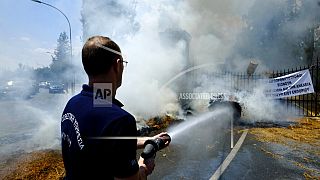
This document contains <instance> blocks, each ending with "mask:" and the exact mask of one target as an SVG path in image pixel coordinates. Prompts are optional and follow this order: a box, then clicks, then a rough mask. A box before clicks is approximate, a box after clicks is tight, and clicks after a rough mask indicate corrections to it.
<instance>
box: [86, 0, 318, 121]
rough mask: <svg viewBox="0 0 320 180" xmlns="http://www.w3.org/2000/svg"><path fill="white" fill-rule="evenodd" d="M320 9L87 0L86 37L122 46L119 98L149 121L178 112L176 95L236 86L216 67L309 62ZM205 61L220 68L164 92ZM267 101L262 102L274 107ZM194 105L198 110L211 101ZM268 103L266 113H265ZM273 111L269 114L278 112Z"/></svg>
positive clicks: (295, 4)
mask: <svg viewBox="0 0 320 180" xmlns="http://www.w3.org/2000/svg"><path fill="white" fill-rule="evenodd" d="M318 8H319V7H318V6H317V4H316V2H314V1H300V0H296V1H288V0H281V1H276V0H271V1H258V0H244V1H241V2H240V1H236V0H217V1H210V0H202V1H197V0H178V1H172V0H160V1H156V2H155V1H146V0H139V1H125V0H119V1H95V2H94V3H92V2H91V1H88V0H84V1H83V9H82V22H83V36H84V39H87V38H88V37H90V36H92V35H104V36H109V37H111V38H112V39H113V40H114V41H115V42H117V43H118V44H119V45H120V47H121V49H122V52H123V53H124V54H125V55H126V56H125V57H126V60H127V61H129V64H128V67H126V68H125V71H124V77H123V85H122V87H120V89H119V91H118V94H117V97H118V98H119V99H120V100H122V101H123V102H124V104H125V105H126V109H127V110H129V111H130V112H132V113H133V114H135V115H138V116H143V117H145V118H148V117H150V116H155V115H159V113H166V112H168V111H169V110H172V107H174V109H177V110H178V109H179V107H180V105H179V103H181V102H179V100H178V99H177V92H183V91H191V92H193V91H196V92H234V91H235V90H234V89H233V88H232V87H231V86H228V85H226V84H225V82H224V81H223V80H219V79H218V78H216V79H215V78H214V77H212V76H213V75H212V74H210V73H211V72H215V71H217V70H227V71H238V72H239V71H240V72H243V71H245V70H246V67H247V65H248V64H249V62H250V60H252V58H254V59H256V61H257V62H258V63H259V67H258V69H257V71H258V72H261V71H265V70H270V69H272V68H291V67H293V66H295V65H301V64H304V63H305V62H306V58H307V55H306V53H305V51H304V50H303V49H304V48H305V47H306V46H307V45H308V44H307V42H309V41H306V40H305V37H309V36H307V35H308V33H310V32H309V31H308V30H309V29H310V28H312V27H313V26H314V22H316V18H318V17H319V12H320V11H318ZM308 28H309V29H308ZM309 35H310V34H309ZM206 63H210V64H214V66H210V67H209V66H208V67H207V68H203V69H200V70H197V72H191V73H187V74H186V75H185V76H184V77H182V78H180V79H177V80H176V81H174V82H172V83H171V84H169V85H168V86H167V87H166V88H165V89H164V90H162V91H159V89H160V87H162V85H163V84H165V83H166V82H168V81H170V79H171V78H172V77H174V76H175V75H177V74H178V73H180V72H181V71H183V70H185V69H187V68H190V67H192V66H196V65H202V64H206ZM258 89H259V88H258ZM253 91H254V93H253V94H254V95H255V96H249V95H248V96H247V97H246V99H242V100H243V101H244V102H249V101H250V102H251V103H249V104H252V103H260V102H261V100H259V98H263V99H265V97H262V95H261V93H260V91H259V90H253ZM264 102H265V105H263V106H258V107H263V108H266V107H270V108H271V107H274V106H275V105H274V104H273V102H270V100H266V101H264ZM191 104H193V105H192V106H195V107H196V109H201V107H200V106H202V108H203V107H204V105H205V103H199V102H191ZM197 106H199V108H198V107H197ZM249 106H250V105H249ZM250 107H252V109H255V111H257V109H256V108H257V106H254V105H252V106H250ZM263 108H262V109H260V110H259V112H261V116H266V111H264V110H263ZM267 109H268V108H267ZM271 109H275V108H271ZM271 109H270V111H267V112H268V114H269V113H270V114H278V113H277V112H273V111H272V110H271ZM254 114H255V113H251V115H254ZM269 117H270V118H277V116H276V115H275V116H269ZM255 118H257V119H261V118H260V117H255Z"/></svg>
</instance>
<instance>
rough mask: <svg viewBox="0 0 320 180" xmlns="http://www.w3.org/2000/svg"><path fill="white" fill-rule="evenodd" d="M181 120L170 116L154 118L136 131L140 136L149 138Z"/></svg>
mask: <svg viewBox="0 0 320 180" xmlns="http://www.w3.org/2000/svg"><path fill="white" fill-rule="evenodd" d="M182 121H183V120H182V119H178V118H176V117H174V116H171V115H164V116H156V117H153V118H151V119H149V120H147V121H146V125H147V126H146V127H142V128H140V129H139V130H138V134H139V135H140V136H150V135H152V134H155V133H157V132H159V131H164V130H166V129H167V128H168V127H169V126H171V125H174V124H177V123H180V122H182Z"/></svg>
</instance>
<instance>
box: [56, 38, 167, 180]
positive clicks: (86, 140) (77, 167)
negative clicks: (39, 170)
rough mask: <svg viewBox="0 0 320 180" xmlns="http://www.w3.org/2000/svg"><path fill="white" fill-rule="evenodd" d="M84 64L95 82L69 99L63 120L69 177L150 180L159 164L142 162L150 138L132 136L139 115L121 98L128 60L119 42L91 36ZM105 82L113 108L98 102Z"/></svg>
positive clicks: (84, 49) (65, 160) (85, 48)
mask: <svg viewBox="0 0 320 180" xmlns="http://www.w3.org/2000/svg"><path fill="white" fill-rule="evenodd" d="M82 63H83V67H84V70H85V71H86V73H87V75H88V77H89V84H88V85H83V89H82V91H81V92H80V93H79V94H78V95H76V96H74V97H72V98H71V99H70V100H69V102H68V103H67V105H66V107H65V109H64V111H63V115H62V119H61V136H62V156H63V161H64V165H65V169H66V179H146V177H147V175H149V174H151V172H152V171H153V168H154V162H153V161H149V160H148V161H147V162H148V163H147V162H145V161H144V159H143V158H141V157H140V159H139V161H137V160H136V150H137V148H142V147H143V144H144V142H145V140H147V139H148V138H130V137H136V136H137V129H136V121H135V118H134V117H133V116H132V115H131V114H129V113H128V112H127V111H125V110H123V109H122V108H121V107H122V106H123V105H122V104H121V103H120V102H119V101H118V100H116V99H115V95H116V90H117V88H118V87H120V86H121V82H122V73H123V68H124V63H127V62H125V61H124V60H123V58H122V55H121V51H120V48H119V46H118V45H117V44H116V43H115V42H113V41H112V40H111V39H109V38H108V37H103V36H95V37H91V38H89V39H88V40H87V42H86V43H85V44H84V46H83V49H82ZM99 83H110V85H111V89H110V93H111V96H112V99H111V102H109V103H110V104H109V106H101V107H100V106H99V107H97V106H95V103H94V98H95V97H94V93H95V91H94V86H95V84H99ZM165 134H166V133H161V134H159V135H157V136H154V137H152V138H156V137H160V138H161V137H162V136H163V135H165ZM108 137H109V138H108ZM116 137H118V138H116ZM119 137H123V138H119Z"/></svg>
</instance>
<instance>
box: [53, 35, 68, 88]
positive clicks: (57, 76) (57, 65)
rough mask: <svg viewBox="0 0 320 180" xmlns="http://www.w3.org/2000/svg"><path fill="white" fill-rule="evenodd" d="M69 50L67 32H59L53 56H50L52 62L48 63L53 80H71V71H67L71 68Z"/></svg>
mask: <svg viewBox="0 0 320 180" xmlns="http://www.w3.org/2000/svg"><path fill="white" fill-rule="evenodd" d="M70 50H71V49H70V42H69V37H68V36H67V33H66V32H62V33H60V35H59V38H58V40H57V47H56V49H55V51H54V56H52V63H51V64H50V71H51V74H52V77H51V78H52V80H53V81H62V82H65V83H67V82H69V81H71V77H70V74H71V73H69V72H71V70H72V69H71V68H72V64H71V56H70ZM68 74H69V75H68Z"/></svg>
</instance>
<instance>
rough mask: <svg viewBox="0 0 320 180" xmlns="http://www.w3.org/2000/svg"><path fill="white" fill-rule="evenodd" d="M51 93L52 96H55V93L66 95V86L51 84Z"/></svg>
mask: <svg viewBox="0 0 320 180" xmlns="http://www.w3.org/2000/svg"><path fill="white" fill-rule="evenodd" d="M49 93H51V94H55V93H58V94H64V93H65V92H64V84H62V83H54V82H51V83H50V86H49Z"/></svg>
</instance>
